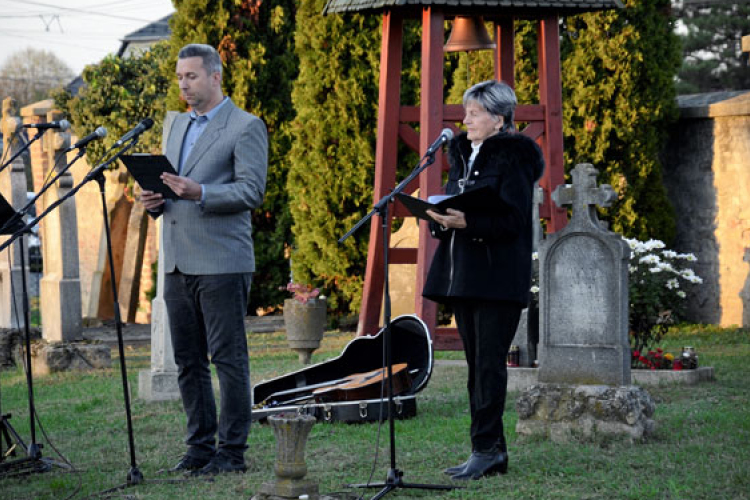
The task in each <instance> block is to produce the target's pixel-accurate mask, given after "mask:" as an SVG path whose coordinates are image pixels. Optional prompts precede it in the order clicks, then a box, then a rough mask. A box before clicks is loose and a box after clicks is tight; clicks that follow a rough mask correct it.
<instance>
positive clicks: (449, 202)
mask: <svg viewBox="0 0 750 500" xmlns="http://www.w3.org/2000/svg"><path fill="white" fill-rule="evenodd" d="M396 198H397V199H398V201H400V202H401V203H403V204H404V206H405V207H406V208H407V210H409V212H411V213H412V215H414V216H415V217H418V218H420V219H424V220H428V221H431V220H432V218H431V217H430V216H429V215H427V210H433V211H435V212H437V213H439V214H444V213H445V211H446V210H447V209H449V208H453V209H455V210H460V211H461V212H464V213H466V212H486V211H496V210H498V208H500V207H501V205H502V203H501V201H500V200H499V199H498V196H497V194H496V193H495V192H494V191H493V190H492V188H491V187H489V186H482V187H480V188H478V189H474V190H471V191H466V192H464V193H461V194H456V195H453V196H447V197H445V198H444V199H442V200H441V201H439V202H438V203H430V202H429V201H427V200H422V199H420V198H415V197H413V196H409V195H408V194H405V193H397V194H396Z"/></svg>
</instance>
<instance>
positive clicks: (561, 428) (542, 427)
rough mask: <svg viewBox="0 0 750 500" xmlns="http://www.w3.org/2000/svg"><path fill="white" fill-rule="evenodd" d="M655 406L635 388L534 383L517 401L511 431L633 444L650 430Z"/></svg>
mask: <svg viewBox="0 0 750 500" xmlns="http://www.w3.org/2000/svg"><path fill="white" fill-rule="evenodd" d="M655 409H656V405H655V404H654V400H653V399H652V398H651V396H650V395H649V394H648V392H646V391H645V390H644V389H642V388H641V387H638V386H634V385H629V386H620V387H611V386H606V385H562V384H539V385H534V386H532V387H530V388H529V389H527V390H525V391H524V392H523V393H521V395H520V396H519V397H518V399H517V400H516V410H517V411H518V423H517V424H516V432H517V433H518V434H521V435H526V436H532V435H535V436H543V437H546V438H548V439H551V440H552V441H554V442H567V441H571V440H579V439H581V438H583V439H585V440H595V439H596V438H597V437H601V436H608V437H624V438H626V439H629V440H631V441H633V442H635V441H638V440H640V439H641V438H643V437H644V436H647V435H649V434H651V433H653V432H654V430H655V429H656V423H655V422H654V421H653V420H652V418H651V417H653V415H654V411H655Z"/></svg>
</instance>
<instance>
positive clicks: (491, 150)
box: [449, 132, 544, 179]
mask: <svg viewBox="0 0 750 500" xmlns="http://www.w3.org/2000/svg"><path fill="white" fill-rule="evenodd" d="M449 154H450V156H451V159H452V160H453V162H455V163H456V164H458V165H460V164H461V158H462V157H463V158H464V159H467V158H469V156H470V155H471V141H470V140H469V138H468V137H467V135H466V132H462V133H461V134H459V135H457V136H456V137H454V138H453V139H452V140H451V142H450V143H449ZM479 154H480V156H482V157H484V158H492V157H495V156H497V155H500V154H506V155H511V156H512V157H515V158H516V159H517V160H519V161H522V162H523V163H527V164H529V166H530V167H531V168H532V169H533V172H534V177H535V178H536V179H538V178H539V177H540V176H541V175H542V172H543V171H544V159H543V157H542V154H541V150H540V149H539V146H538V145H537V144H536V142H534V141H533V140H532V139H530V138H528V137H526V136H525V135H523V134H522V133H520V132H498V133H497V134H494V135H491V136H490V137H488V138H487V139H485V140H484V141H483V142H482V149H481V150H480V153H479Z"/></svg>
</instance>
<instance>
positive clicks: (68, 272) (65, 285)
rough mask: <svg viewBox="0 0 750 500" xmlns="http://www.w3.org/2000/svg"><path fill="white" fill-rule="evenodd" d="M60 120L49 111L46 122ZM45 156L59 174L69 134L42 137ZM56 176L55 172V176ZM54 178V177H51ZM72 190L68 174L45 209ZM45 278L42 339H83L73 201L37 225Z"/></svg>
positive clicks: (45, 198) (51, 192) (50, 194)
mask: <svg viewBox="0 0 750 500" xmlns="http://www.w3.org/2000/svg"><path fill="white" fill-rule="evenodd" d="M60 119H62V114H60V112H58V111H54V110H50V111H49V112H48V113H47V116H46V121H48V122H51V121H55V120H60ZM43 141H44V142H43V144H44V152H45V153H46V154H47V157H48V166H49V168H50V169H54V170H55V171H59V170H61V169H62V168H64V167H65V165H66V163H67V158H66V155H63V154H61V152H62V151H63V150H64V149H66V148H67V147H68V146H70V133H69V132H67V131H65V132H62V131H55V130H50V131H48V132H47V134H46V135H45V137H44V140H43ZM55 173H56V172H55ZM53 175H54V174H53ZM72 188H73V176H72V174H71V173H70V171H68V172H66V173H65V174H64V175H63V176H61V177H60V178H59V179H58V181H57V183H56V185H55V186H52V187H51V188H50V189H49V190H47V191H46V192H45V193H44V195H43V197H42V200H43V205H44V208H47V207H48V206H50V205H52V204H53V203H54V202H56V201H58V200H59V199H60V198H62V197H63V196H65V195H66V194H68V192H69V191H70V190H71V189H72ZM40 233H41V240H42V253H43V261H44V264H43V265H44V277H43V278H42V280H41V283H40V285H39V286H40V289H39V293H40V299H39V300H40V312H41V316H42V336H43V337H44V339H45V340H47V341H49V342H74V341H78V340H81V339H82V333H83V331H82V324H81V319H82V316H83V313H82V310H81V282H80V280H79V276H78V222H77V218H76V203H75V197H73V198H71V199H69V200H67V201H66V202H65V203H62V204H61V205H60V206H58V207H57V208H56V209H54V210H53V211H52V212H50V213H49V214H48V215H46V216H45V217H44V219H43V220H42V222H41V224H40Z"/></svg>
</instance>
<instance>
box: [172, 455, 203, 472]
mask: <svg viewBox="0 0 750 500" xmlns="http://www.w3.org/2000/svg"><path fill="white" fill-rule="evenodd" d="M208 462H210V459H208V458H198V457H193V456H190V455H185V456H184V457H182V458H181V459H180V461H179V462H177V465H175V466H174V467H172V468H171V469H169V472H189V471H192V470H199V469H202V468H203V467H205V466H206V465H208Z"/></svg>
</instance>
